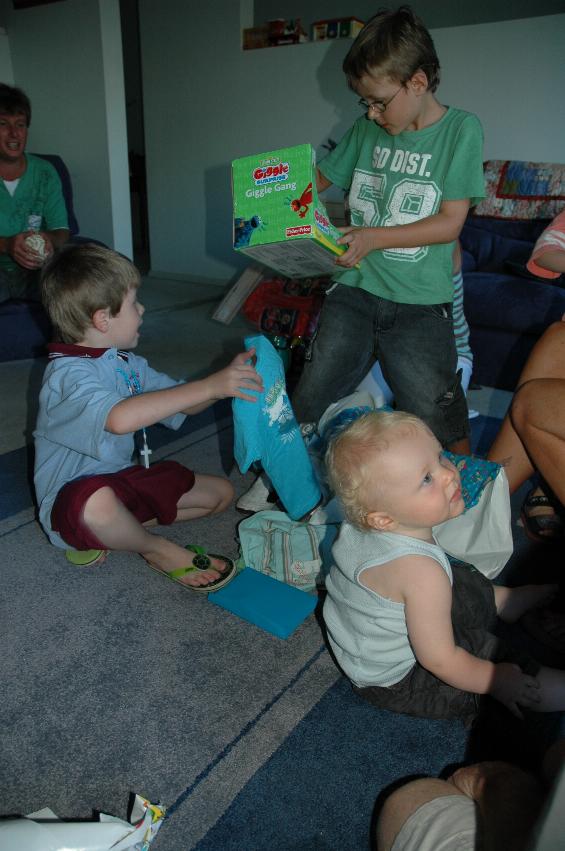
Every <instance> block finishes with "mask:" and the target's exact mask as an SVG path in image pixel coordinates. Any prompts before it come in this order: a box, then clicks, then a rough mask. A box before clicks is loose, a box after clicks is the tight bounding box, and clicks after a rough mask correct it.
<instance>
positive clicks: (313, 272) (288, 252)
mask: <svg viewBox="0 0 565 851" xmlns="http://www.w3.org/2000/svg"><path fill="white" fill-rule="evenodd" d="M315 164H316V162H315V153H314V149H313V148H312V146H311V145H296V146H295V147H292V148H282V149H281V150H279V151H270V152H268V153H265V154H256V155H255V156H251V157H242V158H241V159H237V160H234V161H233V163H232V189H233V210H234V229H233V245H234V248H235V250H236V251H241V252H242V253H243V254H248V255H249V256H250V257H252V258H253V259H254V260H255V261H257V262H258V263H262V264H264V265H265V266H270V267H271V268H272V269H275V271H277V272H279V274H281V275H285V276H287V277H289V278H308V277H312V276H317V275H326V274H331V273H332V272H333V271H334V269H335V260H336V257H338V256H339V255H340V254H343V252H344V250H345V248H344V247H343V246H341V245H337V244H336V240H337V239H339V237H340V236H341V234H340V232H339V231H338V230H337V228H335V227H334V225H332V223H331V222H330V220H329V218H328V214H327V212H326V210H325V207H324V205H323V204H322V203H321V201H320V200H319V198H318V193H317V191H316V173H315Z"/></svg>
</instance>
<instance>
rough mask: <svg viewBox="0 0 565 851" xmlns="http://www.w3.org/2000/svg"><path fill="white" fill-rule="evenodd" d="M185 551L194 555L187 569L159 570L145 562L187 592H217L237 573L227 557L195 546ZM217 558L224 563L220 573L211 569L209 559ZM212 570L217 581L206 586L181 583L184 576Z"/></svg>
mask: <svg viewBox="0 0 565 851" xmlns="http://www.w3.org/2000/svg"><path fill="white" fill-rule="evenodd" d="M185 549H186V550H190V552H193V553H195V556H194V559H193V563H192V564H190V565H188V567H178V568H177V569H176V570H169V571H165V570H159V568H157V567H153V565H152V564H149V562H146V564H148V565H149V567H150V568H151V569H152V570H154V571H156V572H157V573H160V574H161V575H162V576H165V577H166V578H167V579H170V580H171V582H177V583H178V584H179V585H181V586H182V587H183V588H186V589H187V590H188V591H196V592H200V593H206V594H209V593H212V592H213V591H219V590H220V588H223V587H224V585H227V584H228V582H230V581H231V580H232V579H233V578H234V576H235V575H236V573H237V568H236V566H235V564H234V562H233V560H232V559H231V558H229V557H228V556H223V555H218V554H216V553H207V552H206V550H205V549H204V547H198V546H196V545H195V544H189V545H188V546H186V547H185ZM213 558H217V559H220V560H221V561H224V562H225V563H226V569H225V570H224V571H223V572H221V573H220V571H219V570H218V569H217V568H216V567H212V562H211V559H213ZM209 568H212V570H217V571H218V573H220V576H219V578H218V579H213V580H212V582H207V583H206V585H187V584H186V582H181V579H183V578H184V577H185V576H188V575H189V574H191V573H200V572H202V571H203V570H208V569H209Z"/></svg>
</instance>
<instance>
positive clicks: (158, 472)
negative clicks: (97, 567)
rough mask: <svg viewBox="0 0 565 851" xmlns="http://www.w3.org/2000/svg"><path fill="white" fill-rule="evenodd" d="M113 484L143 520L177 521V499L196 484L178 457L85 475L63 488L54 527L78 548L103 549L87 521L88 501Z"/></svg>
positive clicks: (70, 544) (190, 472)
mask: <svg viewBox="0 0 565 851" xmlns="http://www.w3.org/2000/svg"><path fill="white" fill-rule="evenodd" d="M104 487H109V488H112V490H113V491H114V493H115V494H116V496H117V498H118V499H119V500H120V502H123V504H124V505H125V507H126V508H127V509H128V511H130V512H131V513H132V514H133V515H134V517H136V518H137V519H138V520H139V522H140V523H146V522H147V521H148V520H157V521H158V522H159V523H161V524H162V525H164V526H166V525H168V524H169V523H174V521H175V519H176V516H177V503H178V501H179V499H180V498H181V496H182V495H183V494H184V493H188V491H189V490H192V488H193V487H194V473H193V472H192V470H188V469H187V468H186V467H183V466H182V464H178V463H177V462H176V461H160V462H159V463H157V464H152V465H151V467H149V469H146V468H145V467H141V466H139V465H136V466H134V467H126V469H125V470H120V471H119V472H117V473H105V474H102V475H100V476H85V477H84V478H83V479H75V480H74V481H73V482H69V483H68V484H67V485H65V486H64V487H62V488H61V490H60V491H59V493H58V494H57V499H56V500H55V503H54V505H53V508H52V509H51V528H52V529H53V531H55V532H58V533H59V535H60V536H61V538H62V539H63V540H64V542H65V543H66V544H68V546H69V547H73V548H74V549H77V550H103V549H105V545H104V543H103V541H99V540H98V538H97V537H96V536H95V535H94V534H93V533H92V532H91V531H90V530H89V529H87V527H86V526H85V524H84V520H83V512H84V506H85V503H86V501H87V500H88V499H89V498H90V497H91V496H92V494H93V493H95V492H96V491H97V490H100V488H104Z"/></svg>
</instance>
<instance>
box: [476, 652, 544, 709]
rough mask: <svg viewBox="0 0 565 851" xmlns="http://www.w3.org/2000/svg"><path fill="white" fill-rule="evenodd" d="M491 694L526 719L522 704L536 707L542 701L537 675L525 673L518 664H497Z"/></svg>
mask: <svg viewBox="0 0 565 851" xmlns="http://www.w3.org/2000/svg"><path fill="white" fill-rule="evenodd" d="M489 691H490V694H491V695H492V696H493V697H495V698H496V699H497V700H499V701H500V702H501V703H503V704H504V706H506V708H507V709H509V710H510V712H511V713H512V714H513V715H515V716H516V717H517V718H520V719H522V720H523V719H524V716H523V714H522V712H521V711H520V706H525V707H528V708H535V706H536V704H537V703H539V702H540V685H539V682H538V680H537V679H536V678H535V677H530V676H528V674H524V673H523V672H522V670H521V668H520V667H519V666H518V665H514V664H512V663H510V662H499V663H498V664H497V665H495V669H494V678H493V681H492V685H491V687H490V689H489Z"/></svg>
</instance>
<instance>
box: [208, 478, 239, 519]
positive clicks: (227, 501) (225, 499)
mask: <svg viewBox="0 0 565 851" xmlns="http://www.w3.org/2000/svg"><path fill="white" fill-rule="evenodd" d="M234 498H235V491H234V489H233V485H232V483H231V482H230V481H228V480H227V479H220V482H219V488H218V503H217V505H216V507H215V508H214V509H213V514H220V512H222V511H225V510H226V508H228V507H229V506H230V505H231V504H232V502H233V500H234Z"/></svg>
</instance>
